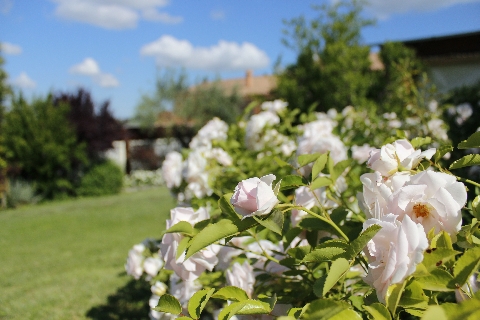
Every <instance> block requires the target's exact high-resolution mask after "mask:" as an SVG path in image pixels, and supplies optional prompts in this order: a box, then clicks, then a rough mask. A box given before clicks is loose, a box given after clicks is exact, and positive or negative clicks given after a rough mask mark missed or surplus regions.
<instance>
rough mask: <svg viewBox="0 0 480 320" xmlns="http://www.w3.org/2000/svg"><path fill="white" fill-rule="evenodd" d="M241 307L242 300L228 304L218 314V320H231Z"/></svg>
mask: <svg viewBox="0 0 480 320" xmlns="http://www.w3.org/2000/svg"><path fill="white" fill-rule="evenodd" d="M240 309H242V304H241V302H234V303H231V304H229V305H228V306H226V307H225V308H223V309H222V311H220V313H219V314H218V320H229V319H230V318H231V317H233V316H234V315H235V314H236V313H237V312H238V311H239V310H240Z"/></svg>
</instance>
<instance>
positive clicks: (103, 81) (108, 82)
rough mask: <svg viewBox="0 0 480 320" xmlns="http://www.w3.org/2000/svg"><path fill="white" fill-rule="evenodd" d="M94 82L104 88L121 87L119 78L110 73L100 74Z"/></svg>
mask: <svg viewBox="0 0 480 320" xmlns="http://www.w3.org/2000/svg"><path fill="white" fill-rule="evenodd" d="M93 81H95V82H96V83H97V84H98V85H99V86H100V87H104V88H113V87H118V86H119V85H120V83H119V82H118V80H117V78H115V77H114V76H113V75H111V74H109V73H100V74H98V75H96V76H95V77H94V78H93Z"/></svg>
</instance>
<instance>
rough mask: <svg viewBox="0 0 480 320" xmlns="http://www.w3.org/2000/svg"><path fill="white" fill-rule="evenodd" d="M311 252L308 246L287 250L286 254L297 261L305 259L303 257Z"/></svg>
mask: <svg viewBox="0 0 480 320" xmlns="http://www.w3.org/2000/svg"><path fill="white" fill-rule="evenodd" d="M310 250H311V247H310V246H300V247H295V248H291V249H288V250H287V254H288V255H289V256H290V257H292V258H295V259H298V260H303V258H305V255H307V253H309V252H310Z"/></svg>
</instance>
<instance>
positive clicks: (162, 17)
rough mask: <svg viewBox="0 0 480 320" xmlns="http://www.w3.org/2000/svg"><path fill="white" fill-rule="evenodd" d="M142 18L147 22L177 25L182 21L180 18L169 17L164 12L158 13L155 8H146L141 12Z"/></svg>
mask: <svg viewBox="0 0 480 320" xmlns="http://www.w3.org/2000/svg"><path fill="white" fill-rule="evenodd" d="M142 13H143V18H144V19H145V20H149V21H158V22H162V23H167V24H177V23H180V22H182V21H183V18H182V17H180V16H171V15H169V14H168V13H166V12H158V10H157V9H155V8H146V9H144V10H143V11H142Z"/></svg>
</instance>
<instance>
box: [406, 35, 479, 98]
mask: <svg viewBox="0 0 480 320" xmlns="http://www.w3.org/2000/svg"><path fill="white" fill-rule="evenodd" d="M403 44H404V45H405V46H407V47H409V48H412V49H414V50H415V52H416V53H417V56H418V57H419V58H420V59H421V60H422V62H423V63H424V64H425V65H426V66H427V69H428V75H429V77H430V79H431V80H432V81H433V83H435V84H436V85H437V89H438V91H439V92H441V93H445V92H447V91H449V90H451V89H453V88H455V87H460V86H469V85H473V84H475V83H477V82H478V81H480V31H476V32H469V33H462V34H455V35H447V36H442V37H433V38H423V39H415V40H408V41H403Z"/></svg>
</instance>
